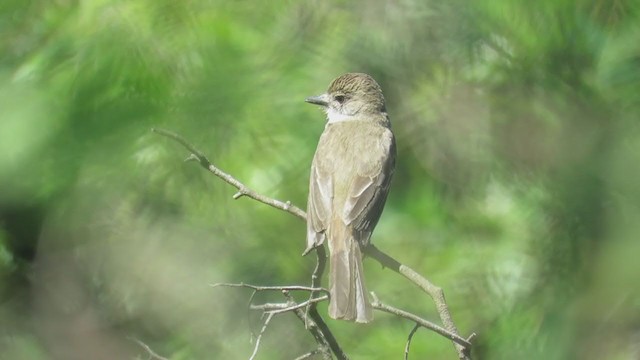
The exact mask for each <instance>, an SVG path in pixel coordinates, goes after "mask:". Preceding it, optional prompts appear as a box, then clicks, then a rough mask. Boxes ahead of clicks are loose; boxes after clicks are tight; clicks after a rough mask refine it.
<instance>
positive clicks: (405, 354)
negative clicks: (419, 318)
mask: <svg viewBox="0 0 640 360" xmlns="http://www.w3.org/2000/svg"><path fill="white" fill-rule="evenodd" d="M418 329H420V324H416V325H415V326H414V327H413V329H411V332H410V333H409V336H408V337H407V344H406V345H405V346H404V360H409V348H410V347H411V339H413V335H414V334H415V333H416V331H418Z"/></svg>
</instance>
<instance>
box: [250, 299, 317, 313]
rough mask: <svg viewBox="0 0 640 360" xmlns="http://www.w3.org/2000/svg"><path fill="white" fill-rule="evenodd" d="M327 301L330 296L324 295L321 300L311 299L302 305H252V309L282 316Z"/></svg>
mask: <svg viewBox="0 0 640 360" xmlns="http://www.w3.org/2000/svg"><path fill="white" fill-rule="evenodd" d="M325 300H329V296H328V295H322V296H321V297H319V298H314V299H309V300H307V301H305V302H302V303H295V302H294V303H293V304H291V303H265V304H260V305H251V306H250V309H251V310H262V311H264V312H266V313H271V314H282V313H285V312H287V311H293V310H296V309H301V308H303V307H306V306H308V305H310V304H315V303H319V302H322V301H325Z"/></svg>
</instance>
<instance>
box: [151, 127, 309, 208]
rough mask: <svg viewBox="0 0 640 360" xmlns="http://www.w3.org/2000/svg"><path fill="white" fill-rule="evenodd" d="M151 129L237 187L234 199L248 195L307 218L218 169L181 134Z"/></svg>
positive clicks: (288, 203) (283, 203)
mask: <svg viewBox="0 0 640 360" xmlns="http://www.w3.org/2000/svg"><path fill="white" fill-rule="evenodd" d="M151 131H153V132H155V133H156V134H160V135H162V136H166V137H168V138H170V139H173V140H175V141H177V142H178V143H180V144H181V145H182V146H184V147H185V148H187V150H189V151H190V152H191V156H190V157H189V158H187V159H188V160H190V159H194V160H196V161H198V163H199V164H200V166H202V167H203V168H205V169H207V170H209V171H210V172H212V173H213V174H214V175H215V176H217V177H219V178H221V179H222V180H224V181H225V182H227V183H228V184H231V186H233V187H235V188H236V189H238V192H237V193H236V194H235V195H233V198H234V199H238V198H240V197H242V196H246V197H249V198H251V199H254V200H256V201H259V202H261V203H263V204H267V205H269V206H272V207H274V208H276V209H279V210H282V211H286V212H288V213H290V214H292V215H294V216H297V217H299V218H300V219H302V220H306V219H307V214H306V213H305V212H304V211H302V209H300V208H298V207H296V206H294V205H291V202H289V201H287V202H283V201H280V200H276V199H272V198H270V197H267V196H264V195H261V194H258V193H257V192H255V191H253V190H252V189H250V188H249V187H248V186H246V185H245V184H243V183H241V182H240V181H238V179H236V178H234V177H233V176H231V175H229V174H227V173H225V172H224V171H222V170H220V169H219V168H217V167H216V166H215V165H213V164H212V163H211V162H210V161H209V159H208V158H207V157H206V156H205V155H204V154H203V153H202V152H201V151H199V150H198V149H196V148H195V147H194V146H193V145H191V144H189V142H188V141H187V140H185V139H184V138H183V137H182V136H180V135H178V134H176V133H174V132H172V131H168V130H163V129H157V128H152V129H151Z"/></svg>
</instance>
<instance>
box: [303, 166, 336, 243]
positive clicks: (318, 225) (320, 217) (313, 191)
mask: <svg viewBox="0 0 640 360" xmlns="http://www.w3.org/2000/svg"><path fill="white" fill-rule="evenodd" d="M332 194H333V184H332V179H331V174H330V169H327V168H326V166H323V164H322V163H321V162H320V161H318V159H317V157H314V159H313V163H312V164H311V176H310V179H309V199H308V201H307V249H306V250H305V253H307V252H308V251H310V250H311V249H312V248H314V247H316V246H318V245H321V244H322V243H323V242H324V238H325V231H326V230H327V227H328V224H329V220H330V219H329V216H330V212H331V196H332Z"/></svg>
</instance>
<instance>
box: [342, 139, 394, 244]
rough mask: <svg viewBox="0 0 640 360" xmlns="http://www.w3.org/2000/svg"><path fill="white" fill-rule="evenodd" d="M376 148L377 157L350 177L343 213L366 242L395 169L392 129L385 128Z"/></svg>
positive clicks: (360, 237)
mask: <svg viewBox="0 0 640 360" xmlns="http://www.w3.org/2000/svg"><path fill="white" fill-rule="evenodd" d="M374 150H375V149H374ZM375 151H378V152H379V154H378V155H379V161H378V162H377V163H376V165H375V166H372V167H370V168H369V169H362V171H361V173H359V174H358V176H357V177H356V178H355V179H354V180H353V182H352V185H351V188H350V189H349V197H348V198H347V201H346V203H345V206H344V211H343V215H342V218H343V220H344V222H345V223H346V224H351V225H352V228H353V229H354V230H355V231H357V232H358V233H359V234H360V236H358V237H357V239H358V240H359V241H360V242H361V244H362V245H365V246H366V245H367V244H368V243H369V238H370V237H371V233H372V232H373V228H374V227H375V226H376V224H377V223H378V220H379V219H380V215H381V214H382V209H383V208H384V204H385V202H386V200H387V194H388V193H389V186H390V185H391V177H392V175H393V171H394V169H395V158H396V144H395V139H394V137H393V133H392V132H391V130H387V131H385V133H384V138H383V140H382V141H381V142H380V148H379V149H377V150H375Z"/></svg>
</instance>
